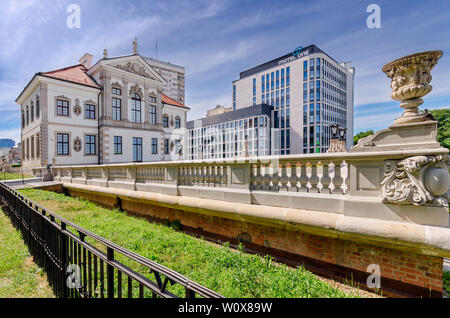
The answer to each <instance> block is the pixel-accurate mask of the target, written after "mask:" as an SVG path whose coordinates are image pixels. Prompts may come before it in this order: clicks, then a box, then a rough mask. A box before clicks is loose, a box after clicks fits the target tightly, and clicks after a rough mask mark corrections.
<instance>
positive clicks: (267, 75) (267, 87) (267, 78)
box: [266, 74, 269, 92]
mask: <svg viewBox="0 0 450 318" xmlns="http://www.w3.org/2000/svg"><path fill="white" fill-rule="evenodd" d="M268 91H269V74H266V92H268Z"/></svg>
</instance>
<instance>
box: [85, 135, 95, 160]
mask: <svg viewBox="0 0 450 318" xmlns="http://www.w3.org/2000/svg"><path fill="white" fill-rule="evenodd" d="M95 149H96V147H95V136H94V135H86V142H85V154H86V155H95V153H96V151H95Z"/></svg>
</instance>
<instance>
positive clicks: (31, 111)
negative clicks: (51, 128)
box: [30, 102, 34, 122]
mask: <svg viewBox="0 0 450 318" xmlns="http://www.w3.org/2000/svg"><path fill="white" fill-rule="evenodd" d="M30 115H31V122H33V121H34V103H33V102H31V106H30Z"/></svg>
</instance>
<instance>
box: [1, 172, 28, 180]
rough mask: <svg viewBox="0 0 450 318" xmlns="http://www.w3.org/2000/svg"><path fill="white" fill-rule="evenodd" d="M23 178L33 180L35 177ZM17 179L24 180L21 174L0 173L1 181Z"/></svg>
mask: <svg viewBox="0 0 450 318" xmlns="http://www.w3.org/2000/svg"><path fill="white" fill-rule="evenodd" d="M23 178H24V179H30V178H33V176H30V175H26V174H24V175H23ZM15 179H22V174H21V173H9V172H0V181H3V180H15Z"/></svg>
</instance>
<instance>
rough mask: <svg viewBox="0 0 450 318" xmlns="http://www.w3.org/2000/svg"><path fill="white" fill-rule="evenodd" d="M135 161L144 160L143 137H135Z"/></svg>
mask: <svg viewBox="0 0 450 318" xmlns="http://www.w3.org/2000/svg"><path fill="white" fill-rule="evenodd" d="M133 161H134V162H142V137H133Z"/></svg>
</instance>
